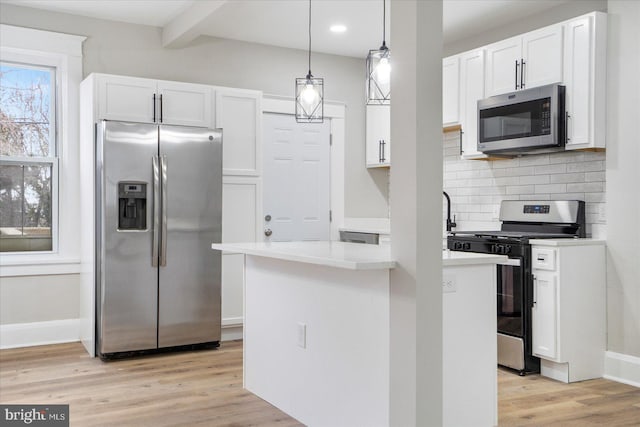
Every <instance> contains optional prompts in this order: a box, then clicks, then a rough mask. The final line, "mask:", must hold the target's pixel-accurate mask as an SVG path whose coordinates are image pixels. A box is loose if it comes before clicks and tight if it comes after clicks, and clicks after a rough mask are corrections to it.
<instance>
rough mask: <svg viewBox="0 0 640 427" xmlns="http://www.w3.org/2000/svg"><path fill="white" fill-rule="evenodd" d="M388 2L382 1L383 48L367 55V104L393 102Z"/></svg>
mask: <svg viewBox="0 0 640 427" xmlns="http://www.w3.org/2000/svg"><path fill="white" fill-rule="evenodd" d="M385 1H386V0H382V46H380V49H375V50H370V51H369V55H367V88H366V89H367V104H389V103H390V102H391V51H389V48H388V47H387V42H386V40H385V38H386V18H387V8H386V3H385Z"/></svg>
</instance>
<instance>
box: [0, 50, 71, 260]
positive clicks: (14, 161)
mask: <svg viewBox="0 0 640 427" xmlns="http://www.w3.org/2000/svg"><path fill="white" fill-rule="evenodd" d="M1 53H2V56H1V57H0V63H2V64H7V65H15V66H23V67H24V68H34V69H42V68H50V69H53V77H54V78H53V79H52V80H53V81H52V82H51V92H52V95H53V96H52V98H53V99H52V102H51V106H50V108H51V109H52V111H51V115H50V120H52V122H53V123H52V125H50V129H49V156H48V157H38V156H33V157H28V156H0V165H24V166H26V165H51V250H50V251H14V252H8V251H7V252H0V254H2V256H3V257H4V256H11V255H14V256H15V255H29V254H33V255H42V254H57V253H58V241H59V235H58V234H59V226H58V215H59V211H58V209H59V200H58V199H59V188H58V187H59V185H60V181H59V159H58V147H59V145H60V143H59V141H58V140H59V135H60V132H59V131H60V123H59V121H60V120H59V118H60V117H59V114H58V111H59V109H60V107H61V101H62V100H61V97H60V96H59V93H60V87H61V81H60V74H61V73H60V70H59V68H58V65H59V61H55V60H52V58H46V57H42V56H39V55H32V54H25V53H17V52H4V51H2V52H1ZM14 59H19V60H20V61H16V60H14ZM25 60H26V61H29V62H24V61H25ZM36 61H37V63H36ZM23 225H24V224H23Z"/></svg>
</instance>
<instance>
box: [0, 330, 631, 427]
mask: <svg viewBox="0 0 640 427" xmlns="http://www.w3.org/2000/svg"><path fill="white" fill-rule="evenodd" d="M498 385H499V418H500V425H501V426H589V425H600V426H607V427H609V426H640V389H638V388H635V387H631V386H627V385H624V384H619V383H615V382H612V381H608V380H604V379H599V380H593V381H584V382H581V383H574V384H562V383H558V382H556V381H552V380H549V379H547V378H542V377H540V376H538V375H530V376H527V377H524V378H523V377H519V376H518V375H515V374H513V373H511V372H508V371H504V370H500V371H499V372H498ZM0 403H4V404H7V403H29V404H41V403H45V404H56V403H64V404H70V411H71V425H72V426H82V427H84V426H115V425H118V426H185V425H188V426H197V425H200V426H230V427H231V426H233V427H239V426H298V425H301V424H299V423H298V422H297V421H296V420H294V419H292V418H290V417H288V416H287V415H285V414H283V413H282V412H280V411H279V410H278V409H276V408H274V407H273V406H271V405H269V404H268V403H267V402H265V401H263V400H261V399H260V398H258V397H256V396H254V395H252V394H251V393H249V392H247V391H245V390H243V389H242V342H240V341H235V342H225V343H223V344H222V346H221V348H220V349H218V350H206V351H198V352H185V353H171V354H163V355H156V356H147V357H141V358H135V359H127V360H120V361H112V362H108V363H104V362H101V361H100V360H99V359H95V358H90V357H89V356H88V355H87V354H86V353H85V351H84V349H83V348H82V346H81V345H80V344H79V343H73V344H59V345H51V346H42V347H30V348H25V349H14V350H2V351H0ZM461 410H464V409H463V408H461Z"/></svg>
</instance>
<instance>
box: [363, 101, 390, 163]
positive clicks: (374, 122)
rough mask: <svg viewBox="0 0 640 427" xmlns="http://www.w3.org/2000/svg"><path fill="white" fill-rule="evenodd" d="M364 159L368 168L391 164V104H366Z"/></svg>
mask: <svg viewBox="0 0 640 427" xmlns="http://www.w3.org/2000/svg"><path fill="white" fill-rule="evenodd" d="M366 121H367V123H366V136H365V140H366V147H365V148H366V160H367V167H368V168H379V167H388V166H390V165H391V141H390V139H391V106H390V105H367V106H366Z"/></svg>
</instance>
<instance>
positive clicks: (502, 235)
mask: <svg viewBox="0 0 640 427" xmlns="http://www.w3.org/2000/svg"><path fill="white" fill-rule="evenodd" d="M450 235H451V236H458V237H469V236H474V237H484V238H494V239H525V238H528V239H557V238H565V239H566V238H573V237H575V236H572V235H567V234H560V233H544V232H536V231H504V230H496V231H487V230H481V231H464V230H461V231H451V234H450Z"/></svg>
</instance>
